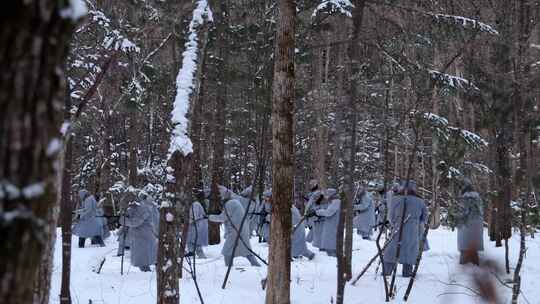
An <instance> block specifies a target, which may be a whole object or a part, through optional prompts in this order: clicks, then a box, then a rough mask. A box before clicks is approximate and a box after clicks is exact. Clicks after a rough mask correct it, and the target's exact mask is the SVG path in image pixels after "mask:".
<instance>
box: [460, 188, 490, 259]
mask: <svg viewBox="0 0 540 304" xmlns="http://www.w3.org/2000/svg"><path fill="white" fill-rule="evenodd" d="M456 213H457V214H456V215H455V217H456V224H457V230H458V238H457V240H458V250H459V252H460V258H459V263H460V264H467V263H472V264H475V265H478V264H479V259H478V251H483V250H484V210H483V203H482V199H481V198H480V194H478V192H476V191H475V190H474V188H473V185H472V183H471V181H470V180H468V179H467V180H465V183H464V186H463V189H462V191H461V197H460V198H459V200H458V211H457V212H456Z"/></svg>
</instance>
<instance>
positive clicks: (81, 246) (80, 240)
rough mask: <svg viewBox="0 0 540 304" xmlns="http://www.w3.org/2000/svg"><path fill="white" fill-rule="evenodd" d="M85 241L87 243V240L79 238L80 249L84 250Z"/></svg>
mask: <svg viewBox="0 0 540 304" xmlns="http://www.w3.org/2000/svg"><path fill="white" fill-rule="evenodd" d="M85 241H86V238H83V237H79V248H84V242H85Z"/></svg>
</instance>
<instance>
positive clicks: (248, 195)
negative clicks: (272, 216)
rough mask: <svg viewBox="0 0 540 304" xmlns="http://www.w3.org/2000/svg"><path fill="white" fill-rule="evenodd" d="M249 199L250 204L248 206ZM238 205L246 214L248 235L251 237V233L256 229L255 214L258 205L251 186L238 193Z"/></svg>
mask: <svg viewBox="0 0 540 304" xmlns="http://www.w3.org/2000/svg"><path fill="white" fill-rule="evenodd" d="M250 199H251V204H250ZM240 203H242V207H244V210H246V212H247V213H248V217H247V219H246V221H248V224H249V234H250V235H251V234H252V233H253V231H255V230H256V229H257V224H258V222H257V216H256V214H254V213H256V212H257V209H258V206H259V203H258V202H257V199H256V198H255V196H254V195H253V186H249V187H247V188H246V189H244V190H243V191H242V192H240Z"/></svg>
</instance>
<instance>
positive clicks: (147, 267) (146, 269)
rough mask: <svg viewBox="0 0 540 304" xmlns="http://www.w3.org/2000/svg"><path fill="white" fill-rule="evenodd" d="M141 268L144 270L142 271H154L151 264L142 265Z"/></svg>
mask: <svg viewBox="0 0 540 304" xmlns="http://www.w3.org/2000/svg"><path fill="white" fill-rule="evenodd" d="M139 269H140V270H141V271H142V272H149V271H152V269H150V266H148V265H146V266H141V267H139Z"/></svg>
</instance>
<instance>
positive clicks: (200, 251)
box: [195, 246, 206, 259]
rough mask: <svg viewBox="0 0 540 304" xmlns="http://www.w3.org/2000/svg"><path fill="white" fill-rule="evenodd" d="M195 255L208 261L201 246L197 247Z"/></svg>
mask: <svg viewBox="0 0 540 304" xmlns="http://www.w3.org/2000/svg"><path fill="white" fill-rule="evenodd" d="M195 253H196V254H197V256H198V257H199V258H201V259H206V254H204V250H203V249H202V247H201V246H197V248H196V249H195Z"/></svg>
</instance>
